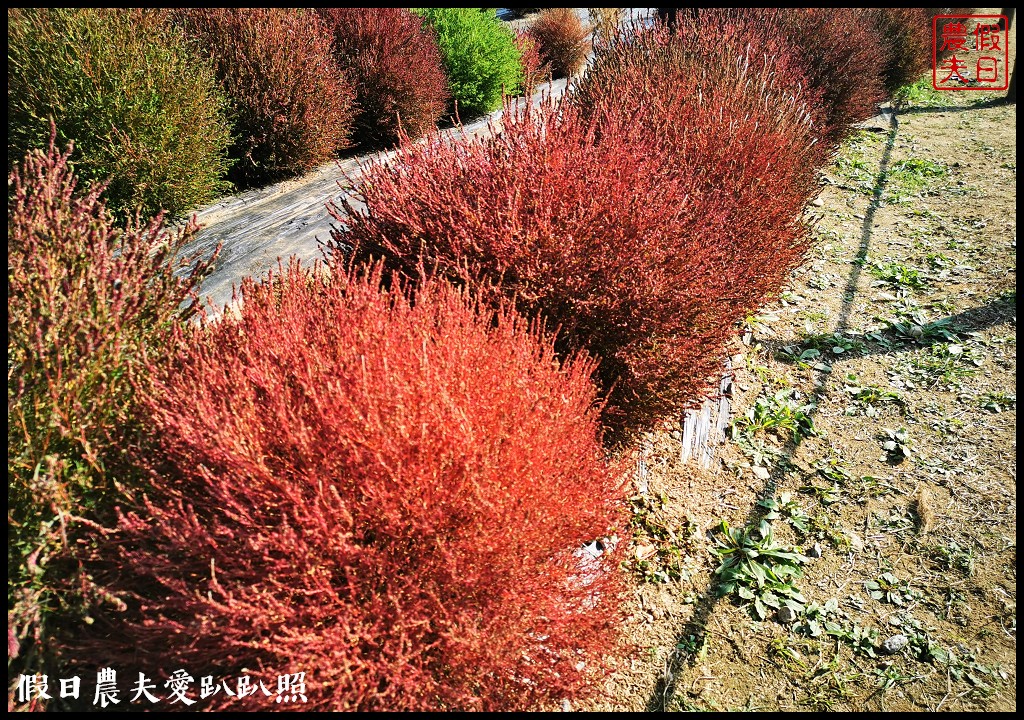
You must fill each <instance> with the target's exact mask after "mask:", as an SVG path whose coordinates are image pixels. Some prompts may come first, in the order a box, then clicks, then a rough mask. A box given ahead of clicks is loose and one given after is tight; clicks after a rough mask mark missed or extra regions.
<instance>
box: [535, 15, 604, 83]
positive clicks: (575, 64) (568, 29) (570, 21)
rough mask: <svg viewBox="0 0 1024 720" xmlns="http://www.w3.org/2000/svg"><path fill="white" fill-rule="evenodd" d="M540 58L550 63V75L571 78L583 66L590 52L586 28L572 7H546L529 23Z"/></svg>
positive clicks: (588, 31)
mask: <svg viewBox="0 0 1024 720" xmlns="http://www.w3.org/2000/svg"><path fill="white" fill-rule="evenodd" d="M527 32H529V34H530V36H531V37H532V38H533V39H534V40H536V41H537V45H538V46H539V48H540V54H541V57H542V58H544V60H545V61H547V62H548V63H550V65H551V72H552V75H553V76H554V77H556V78H559V77H572V76H573V75H575V74H576V73H577V72H579V70H580V69H581V68H582V67H583V64H584V63H585V62H586V61H587V53H589V52H590V29H589V28H588V27H586V26H585V25H584V24H583V21H582V20H580V16H579V15H577V14H576V10H574V9H573V8H546V9H544V10H542V11H541V12H540V13H539V14H538V15H537V17H536V19H535V20H534V21H533V23H532V24H531V25H530V28H529V30H528V31H527Z"/></svg>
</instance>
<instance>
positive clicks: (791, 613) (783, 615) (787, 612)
mask: <svg viewBox="0 0 1024 720" xmlns="http://www.w3.org/2000/svg"><path fill="white" fill-rule="evenodd" d="M775 617H777V618H778V620H779V622H780V623H783V624H789V623H791V622H793V621H795V620H796V610H794V609H793V608H791V607H790V606H789V605H783V606H782V607H780V608H779V609H778V611H777V612H776V613H775Z"/></svg>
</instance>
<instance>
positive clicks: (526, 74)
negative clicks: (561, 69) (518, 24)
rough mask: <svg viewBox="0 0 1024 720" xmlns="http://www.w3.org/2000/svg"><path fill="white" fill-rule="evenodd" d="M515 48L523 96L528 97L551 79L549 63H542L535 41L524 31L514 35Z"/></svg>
mask: <svg viewBox="0 0 1024 720" xmlns="http://www.w3.org/2000/svg"><path fill="white" fill-rule="evenodd" d="M516 47H517V48H519V57H520V62H521V63H522V66H523V95H525V96H527V97H530V96H531V95H533V93H534V92H535V91H536V90H537V88H538V87H539V86H540V85H541V83H543V82H546V81H547V80H549V79H550V78H551V63H549V62H545V61H544V58H542V57H541V56H540V48H539V47H538V46H537V41H536V40H534V39H533V37H532V36H531V35H530V34H529V33H528V32H526V31H524V30H520V31H519V32H517V33H516Z"/></svg>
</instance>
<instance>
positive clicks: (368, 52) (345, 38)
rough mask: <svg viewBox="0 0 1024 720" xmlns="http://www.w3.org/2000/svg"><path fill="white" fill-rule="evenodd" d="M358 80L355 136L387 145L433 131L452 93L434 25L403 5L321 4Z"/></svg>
mask: <svg viewBox="0 0 1024 720" xmlns="http://www.w3.org/2000/svg"><path fill="white" fill-rule="evenodd" d="M317 12H318V13H319V14H320V16H321V17H322V18H323V20H324V22H325V24H326V25H327V27H328V29H329V31H330V32H331V35H332V37H333V43H334V45H333V47H334V57H335V59H336V60H337V62H338V65H339V66H340V67H342V68H344V69H345V70H347V71H348V73H349V75H350V77H351V78H352V81H353V82H354V83H355V90H356V98H357V103H358V105H359V115H358V116H357V118H356V122H355V133H354V139H355V140H356V142H358V143H359V144H363V145H371V146H376V145H387V144H391V143H394V142H395V141H397V140H398V138H399V136H400V135H401V134H402V133H404V134H406V135H408V136H409V137H411V138H417V137H420V136H421V135H423V134H424V133H426V132H428V131H430V130H432V129H433V128H434V127H435V126H436V125H437V123H438V121H439V120H440V119H441V116H442V115H444V112H445V110H446V109H447V107H448V102H449V100H450V99H451V96H450V94H449V92H448V80H447V78H446V77H445V73H444V64H443V61H442V59H441V50H440V48H439V47H438V45H437V37H436V33H435V32H434V30H433V28H431V27H430V26H429V25H425V24H424V22H423V20H422V18H420V17H418V16H416V15H413V14H412V13H411V12H409V10H407V9H405V8H319V9H318V10H317Z"/></svg>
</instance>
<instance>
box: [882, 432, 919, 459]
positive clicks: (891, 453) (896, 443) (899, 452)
mask: <svg viewBox="0 0 1024 720" xmlns="http://www.w3.org/2000/svg"><path fill="white" fill-rule="evenodd" d="M912 445H913V443H912V442H911V440H910V435H909V433H908V432H907V429H906V428H898V429H895V430H893V429H892V428H883V429H882V450H884V451H885V454H886V456H885V457H884V458H883V459H884V460H886V461H889V462H903V461H904V460H906V459H907V458H909V457H910V455H911V447H912Z"/></svg>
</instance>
